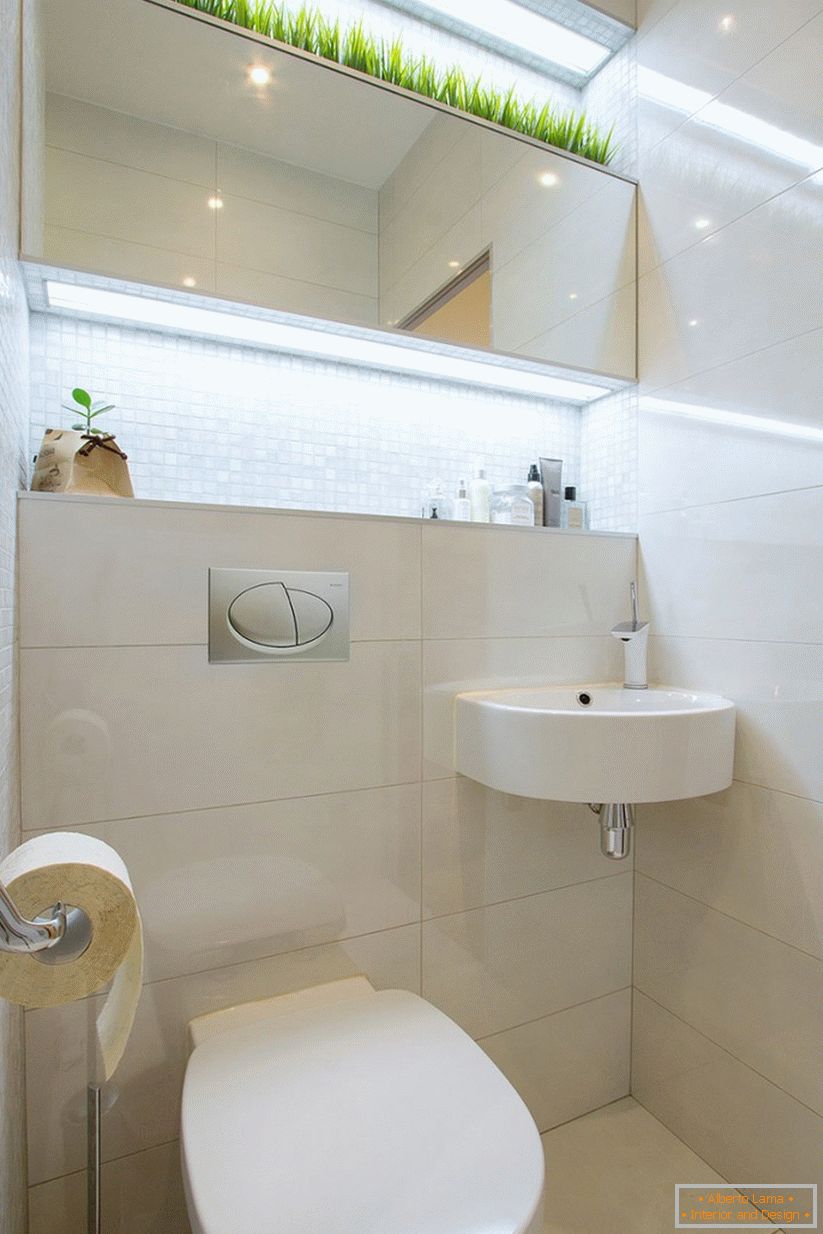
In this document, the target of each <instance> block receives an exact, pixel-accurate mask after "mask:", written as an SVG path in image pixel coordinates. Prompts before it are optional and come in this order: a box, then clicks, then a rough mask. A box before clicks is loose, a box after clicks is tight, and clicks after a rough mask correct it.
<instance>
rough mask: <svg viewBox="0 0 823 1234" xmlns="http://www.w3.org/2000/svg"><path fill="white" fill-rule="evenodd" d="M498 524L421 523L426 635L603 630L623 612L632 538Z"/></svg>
mask: <svg viewBox="0 0 823 1234" xmlns="http://www.w3.org/2000/svg"><path fill="white" fill-rule="evenodd" d="M500 531H501V529H500V528H497V529H489V530H484V529H482V528H477V527H474V526H467V527H453V528H452V527H450V528H448V530H447V531H446V532H445V534H440V533H442V532H443V528H440V527H438V528H436V529H432V528H428V527H424V528H423V637H424V638H497V637H509V638H511V637H520V638H523V637H541V636H546V635H550V634H551V635H557V634H564V635H580V634H604V633H608V631H609V629H611V625H612V624H614V622H615V621H618V620H621V619H622V617H623V616H624V615H625V611H626V605H627V603H628V600H627V597H628V588H629V582H630V580H631V579H632V578H633V577H634V574H633V570H634V568H635V547H636V546H635V541H634V539H633V538H631V537H626V538H623V537H610V536H596V535H591V536H588V535H587V536H582V537H575V536H571V535H569V534H568V533H563V532H559V531H558V532H553V531H548V530H546V531H542V532H541V531H529V530H527V529H524V530H523V531H522V533H516V534H511V529H510V528H509V529H508V531H509V533H510V534H508V535H502V534H499V533H500ZM495 532H497V533H498V534H495ZM561 579H562V580H563V582H562V584H561V582H560V580H561ZM612 614H613V617H612Z"/></svg>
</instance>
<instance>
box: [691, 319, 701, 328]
mask: <svg viewBox="0 0 823 1234" xmlns="http://www.w3.org/2000/svg"><path fill="white" fill-rule="evenodd" d="M689 325H690V326H692V327H694V326H699V325H700V322H699V321H698V320H697V318H696V317H692V319H691V321H690V322H689Z"/></svg>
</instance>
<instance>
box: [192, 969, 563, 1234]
mask: <svg viewBox="0 0 823 1234" xmlns="http://www.w3.org/2000/svg"><path fill="white" fill-rule="evenodd" d="M190 1031H191V1037H192V1043H193V1045H194V1049H193V1051H192V1054H191V1056H190V1058H189V1064H188V1067H187V1069H186V1080H185V1086H184V1090H183V1109H182V1133H181V1140H182V1155H183V1176H184V1181H185V1187H186V1200H187V1203H188V1208H189V1217H190V1219H191V1223H192V1227H193V1229H194V1232H195V1234H541V1231H542V1196H543V1152H542V1146H541V1143H540V1136H539V1134H538V1132H537V1128H536V1127H535V1124H534V1122H533V1120H532V1118H531V1115H530V1114H529V1112H528V1110H527V1109H526V1107H525V1106H524V1104H523V1102H522V1101H521V1100H520V1098H519V1096H518V1095H517V1093H516V1092H515V1091H514V1089H513V1088H512V1087H511V1085H510V1084H509V1082H508V1080H506V1079H505V1077H504V1076H503V1075H502V1073H501V1072H500V1071H498V1069H497V1068H496V1067H495V1065H494V1064H493V1063H492V1062H491V1060H490V1059H489V1058H488V1057H487V1056H486V1055H485V1054H484V1053H483V1051H482V1050H481V1049H480V1047H479V1046H477V1045H475V1043H474V1042H473V1041H472V1040H471V1038H470V1037H468V1036H467V1035H466V1033H464V1032H463V1030H462V1029H461V1028H458V1026H457V1025H456V1024H454V1023H453V1022H452V1021H451V1020H450V1019H448V1017H447V1016H445V1015H443V1014H442V1013H441V1012H440V1011H438V1010H437V1009H436V1008H434V1007H432V1006H431V1004H430V1003H427V1002H425V1000H424V999H422V998H418V997H417V995H416V994H409V993H407V992H406V991H405V990H384V991H380V992H377V991H375V990H374V989H373V988H372V987H371V985H370V984H369V982H368V981H367V980H366V979H365V978H364V977H354V978H350V979H347V980H344V981H337V982H333V983H331V984H330V985H325V986H317V987H314V988H312V989H309V990H304V991H301V992H300V993H298V994H293V995H285V996H283V997H281V998H274V999H267V1000H265V1001H263V1002H261V1003H249V1004H246V1005H245V1006H241V1007H235V1008H230V1009H229V1010H227V1011H225V1012H216V1013H215V1014H214V1015H209V1016H203V1017H201V1018H200V1019H199V1020H194V1021H192V1024H191V1025H190Z"/></svg>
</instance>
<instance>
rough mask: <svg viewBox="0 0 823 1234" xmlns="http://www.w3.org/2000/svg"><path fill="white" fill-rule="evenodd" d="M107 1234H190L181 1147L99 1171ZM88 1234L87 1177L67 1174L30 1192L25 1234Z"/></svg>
mask: <svg viewBox="0 0 823 1234" xmlns="http://www.w3.org/2000/svg"><path fill="white" fill-rule="evenodd" d="M102 1209H103V1212H104V1213H105V1223H106V1224H105V1230H106V1234H136V1232H137V1231H143V1230H145V1231H157V1232H158V1234H159V1232H160V1231H162V1234H190V1231H191V1226H190V1225H189V1220H188V1215H187V1213H186V1200H185V1196H184V1194H183V1178H182V1174H181V1172H180V1145H179V1144H178V1143H177V1142H176V1141H174V1142H173V1143H171V1144H163V1145H161V1146H160V1147H159V1148H149V1149H147V1150H146V1151H145V1152H142V1153H134V1154H131V1155H130V1156H128V1157H121V1158H119V1160H117V1161H110V1162H107V1163H106V1164H105V1165H104V1166H103V1170H102ZM85 1229H86V1172H85V1170H82V1171H79V1172H77V1173H75V1174H67V1175H64V1176H63V1177H62V1178H58V1179H55V1180H53V1181H52V1182H48V1183H41V1184H40V1185H39V1186H37V1187H32V1188H30V1190H29V1234H54V1232H55V1231H56V1230H60V1231H65V1234H82V1231H84V1230H85Z"/></svg>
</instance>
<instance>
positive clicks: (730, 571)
mask: <svg viewBox="0 0 823 1234" xmlns="http://www.w3.org/2000/svg"><path fill="white" fill-rule="evenodd" d="M821 509H823V489H820V488H811V489H800V490H797V491H795V492H791V493H776V494H769V495H766V496H763V497H753V498H750V499H749V500H746V501H728V502H718V503H717V504H715V505H709V506H699V507H696V508H695V509H688V510H676V511H673V512H671V513H666V514H648V515H645V516H643V517H642V518H641V519H640V557H641V562H642V568H643V574H644V580H645V589H646V598H647V602H648V604H649V607H650V617H651V621H652V623H653V629H654V631H655V632H656V633H657V634H667V635H680V636H681V637H692V638H694V637H701V638H734V639H752V640H763V641H769V642H797V643H803V642H805V643H815V642H818V641H819V640H820V635H821V625H820V612H821V605H822V604H823V569H821V566H823V524H822V523H821V519H820V513H821ZM695 579H700V586H699V587H698V586H695V582H694V580H695Z"/></svg>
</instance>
